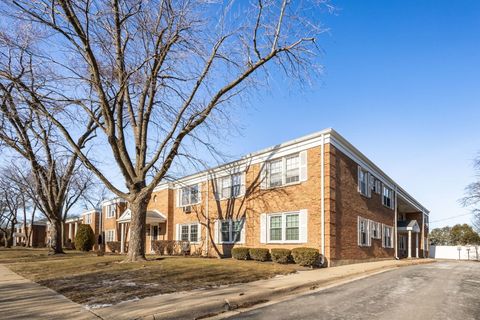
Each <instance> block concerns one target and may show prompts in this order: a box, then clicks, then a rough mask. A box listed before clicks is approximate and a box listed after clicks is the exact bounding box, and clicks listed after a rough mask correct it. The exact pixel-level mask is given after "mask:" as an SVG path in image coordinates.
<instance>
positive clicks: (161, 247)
mask: <svg viewBox="0 0 480 320" xmlns="http://www.w3.org/2000/svg"><path fill="white" fill-rule="evenodd" d="M166 247H167V243H166V241H165V240H156V241H153V242H152V250H153V252H155V253H156V254H159V255H161V256H162V255H163V254H164V252H165V248H166Z"/></svg>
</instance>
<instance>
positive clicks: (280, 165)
mask: <svg viewBox="0 0 480 320" xmlns="http://www.w3.org/2000/svg"><path fill="white" fill-rule="evenodd" d="M267 169H268V178H267V179H268V187H270V188H272V187H278V186H282V185H286V184H290V183H295V182H299V181H300V156H299V154H294V155H290V156H287V157H283V158H280V159H276V160H272V161H270V162H269V163H268V166H267Z"/></svg>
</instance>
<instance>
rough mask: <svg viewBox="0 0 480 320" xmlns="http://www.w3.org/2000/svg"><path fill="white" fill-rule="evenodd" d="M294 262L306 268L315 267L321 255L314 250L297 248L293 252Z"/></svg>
mask: <svg viewBox="0 0 480 320" xmlns="http://www.w3.org/2000/svg"><path fill="white" fill-rule="evenodd" d="M292 257H293V261H295V263H296V264H299V265H301V266H305V267H313V266H315V265H317V264H318V261H319V258H320V253H319V252H318V249H313V248H295V249H293V250H292Z"/></svg>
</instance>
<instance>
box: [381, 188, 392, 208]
mask: <svg viewBox="0 0 480 320" xmlns="http://www.w3.org/2000/svg"><path fill="white" fill-rule="evenodd" d="M382 203H383V205H384V206H386V207H388V208H390V209H393V191H392V189H390V188H389V187H387V186H383V200H382Z"/></svg>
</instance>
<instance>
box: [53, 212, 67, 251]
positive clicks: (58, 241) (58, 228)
mask: <svg viewBox="0 0 480 320" xmlns="http://www.w3.org/2000/svg"><path fill="white" fill-rule="evenodd" d="M50 237H51V240H50V254H62V253H64V252H63V248H62V221H61V220H52V222H51V231H50Z"/></svg>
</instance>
